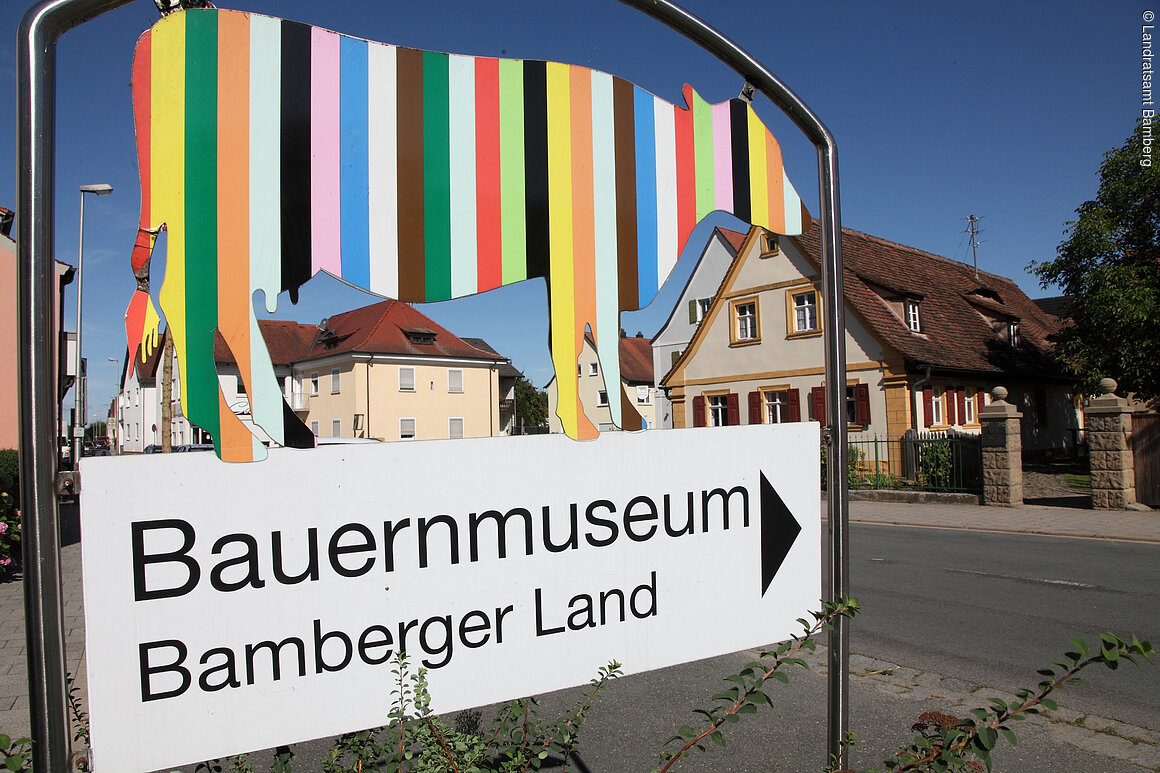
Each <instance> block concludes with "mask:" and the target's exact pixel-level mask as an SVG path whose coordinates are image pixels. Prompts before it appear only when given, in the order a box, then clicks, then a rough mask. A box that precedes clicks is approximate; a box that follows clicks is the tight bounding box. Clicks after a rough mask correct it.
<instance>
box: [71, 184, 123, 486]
mask: <svg viewBox="0 0 1160 773" xmlns="http://www.w3.org/2000/svg"><path fill="white" fill-rule="evenodd" d="M80 190H81V227H80V243H79V245H78V246H77V351H76V381H75V382H74V384H73V386H74V387H75V388H76V392H74V394H73V404H74V406H75V407H74V408H73V444H72V445H73V453H72V458H73V469H77V465H79V464H80V461H81V448H82V446H83V443H82V441H83V440H84V435H85V408H87V407H88V406H86V405H85V383H84V379H83V378H82V377H81V301H82V300H83V299H84V265H85V194H86V193H95V194H96V195H98V196H108V195H109V194H110V193H112V192H113V186H112V185H109V184H108V183H98V184H96V185H82V186H81V187H80Z"/></svg>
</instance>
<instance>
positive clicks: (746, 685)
mask: <svg viewBox="0 0 1160 773" xmlns="http://www.w3.org/2000/svg"><path fill="white" fill-rule="evenodd" d="M859 609H860V607H859V606H858V601H857V600H856V599H849V600H841V599H839V600H838V601H835V602H828V601H826V602H822V611H821V612H814V613H813V618H814V621H813V622H812V623H810V622H809V621H808V620H806V619H804V618H802V619H799V620H798V622H799V623H801V625H802V629H803V633H802V634H801V635H800V636H794V637H793V638H791V639H790V640H789V641H785V642H782V643H781V644H779V645H778V646H777V648H776V649H774V650H771V651H768V652H762V653H761V654H760V655H759V656H758V657H759V658H760V659H759V660H755V661H753V662H751V663H749V664H748V665H746V666H745V668H743V669H741V671H740V673H737V674H734V675H731V676H727V677H725V681H727V682H730V683H731V684H732V686H731V687H729V688H728V689H726V690H724V691H723V692H719V693H717V694H716V695H714V696H713V700H714V701H717V705H716V706H714V707H712V708H708V709H695V710H694V713H696V714H697V715H698V716H699V717H700V724H701V727H700V728H697V727H693V726H691V725H685V726H684V727H682V728H681V729H680V730H678V731H677V733H678V735H674V736H673V737H672V738H670V739H669V740H667V741H665V745H666V746H668V745H669V744H673V743H681V744H683V745H682V746H681V748H680V749H678V750H677V751H676V752H673V753H670V752H662V753H661V762H662V763H663V766H662V767H661V769H660V773H667V771H669V770H671V769H672V768H673V766H674V765H675V764H676V763H677V762H678V761H679V760H680V759H681V758H682V757H684V756H685V755H686V754H688V753H689V752H690V751H691V750H693V749H694V748H695V749H697V750H699V751H705V750H706V746H705V741H706V740H710V741H712V742H713V743H715V744H717V745H718V746H724V745H725V743H726V740H725V733H724V731H723V728H724V726H725V725H726V724H727V723H736V722H739V721H741V717H743V716H744V715H746V714H756V713H757V709H758V707H760V706H762V705H765V706H772V705H773V702H772V701H771V700H770V698H769V696H768V695H767V694H766V693H765V692H764V691H763V689H762V688H763V687H764V686H765V685H766V683H772V682H781V683H782V684H786V683H788V682H789V677H788V676H786V674H785V672H784V671H783V670H781V669H782V667H783V666H801V667H802V668H809V664H807V663H806V662H805V661H804V660H802V659H801V658H798V657H797V654H798V653H800V652H801V651H802V650H810V651H813V650H814V649H816V648H817V643H816V642H815V641H814V637H815V636H817V635H818V634H819V633H821V632H822V631H828V630H830V629H831V628H833V621H834V620H835V619H837V618H839V617H846V618H853V617H854V616H855V615H857V614H858V611H859ZM767 659H770V660H767Z"/></svg>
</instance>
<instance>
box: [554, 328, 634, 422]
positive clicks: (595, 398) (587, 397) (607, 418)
mask: <svg viewBox="0 0 1160 773" xmlns="http://www.w3.org/2000/svg"><path fill="white" fill-rule="evenodd" d="M618 351H619V357H620V394H619V395H618V397H619V399H620V400H621V404H622V405H624V404H629V405H631V406H632V408H633V410H635V411H636V415H639V416H640V424H639V426H637V425H635V423H634V424H633V425H631V426H630V425H628V422H629V421H632V419H629V418H627V417H629V416H632V415H633V414H632V413H631V412H630V411H624V412H623V413H622V415H623V416H625V417H626V419H625V424H626V426H624V427H621V429H627V430H637V429H649V428H650V427H656V386H655V381H654V379H653V369H652V362H653V356H652V341H650V340H649V339H647V338H645V337H644V334H643V333H637V334H636V335H635V336H632V337H628V336H626V335H625V334H624V331H623V330H622V331H620V344H619V347H618ZM576 374H577V376H579V377H580V380H579V394H580V404H581V405H582V406H583V407H584V415H585V416H587V417H588V419H589V421H591V422H592V424H593V425H594V426H595V427H596V428H597V429H598V430H600V431H601V432H605V431H608V430H614V429H616V426H615V425H614V424H613V423H612V410H611V408H610V407H609V403H608V401H609V395H608V385H607V384H606V383H605V382H604V375H603V371H602V369H601V367H600V359H599V358H598V357H597V355H596V345H595V344H594V342H593V341H592V337H591V336H589V335H585V336H584V346H583V348H582V349H581V351H580V357H579V358H578V359H577V364H576ZM545 389H546V391H547V392H548V429H549V431H550V432H563V431H564V427H563V425H562V423H561V422H560V419H559V417H558V416H556V401H557V399H558V398H557V394H556V378H555V376H553V377H552V380H551V381H549V382H548V385H547V386H546V387H545Z"/></svg>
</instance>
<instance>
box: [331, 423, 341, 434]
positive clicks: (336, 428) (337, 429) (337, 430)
mask: <svg viewBox="0 0 1160 773" xmlns="http://www.w3.org/2000/svg"><path fill="white" fill-rule="evenodd" d="M330 436H331V437H342V419H331V420H330Z"/></svg>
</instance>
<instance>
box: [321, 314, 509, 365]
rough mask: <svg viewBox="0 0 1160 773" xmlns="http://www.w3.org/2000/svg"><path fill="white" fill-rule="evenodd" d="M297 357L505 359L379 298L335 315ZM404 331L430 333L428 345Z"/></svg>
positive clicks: (427, 318) (500, 360) (432, 321)
mask: <svg viewBox="0 0 1160 773" xmlns="http://www.w3.org/2000/svg"><path fill="white" fill-rule="evenodd" d="M326 327H327V331H326V332H324V333H321V334H319V336H318V337H317V339H316V340H314V341H313V342H312V344H311V345H310V347H309V348H308V349H307V351H306V352H305V353H304V354H303V355H302V356H301V357H299V358H298V359H299V360H309V359H315V358H318V357H328V356H331V355H334V354H342V353H346V352H362V353H366V354H406V355H416V356H427V357H459V358H467V359H476V360H492V361H499V362H502V361H503V360H505V359H506V358H505V357H503V356H502V355H499V354H496V353H495V352H489V351H484V350H483V349H479V348H477V347H475V346H472V345H471V344H469V343H467V342H466V341H464V340H463V339H462V338H460V337H459V336H457V335H455V334H454V333H452V332H450V331H449V330H447V329H446V328H444V327H442V326H440V325H439V324H438V323H437V322H435V320H433V319H431V318H430V317H428V316H427V315H426V314H423V313H422V312H421V311H419V310H418V309H416V308H415V307H414V306H411V305H410V304H407V303H403V302H402V301H381V302H379V303H374V304H371V305H370V306H363V307H362V308H360V309H353V310H351V311H345V312H343V313H341V314H335V315H334V316H333V317H330V318H329V319H328V320H327V325H326ZM408 332H412V333H420V332H421V333H428V334H432V333H433V334H434V341H433V343H430V344H423V343H413V342H412V340H411V338H410V337H408Z"/></svg>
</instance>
